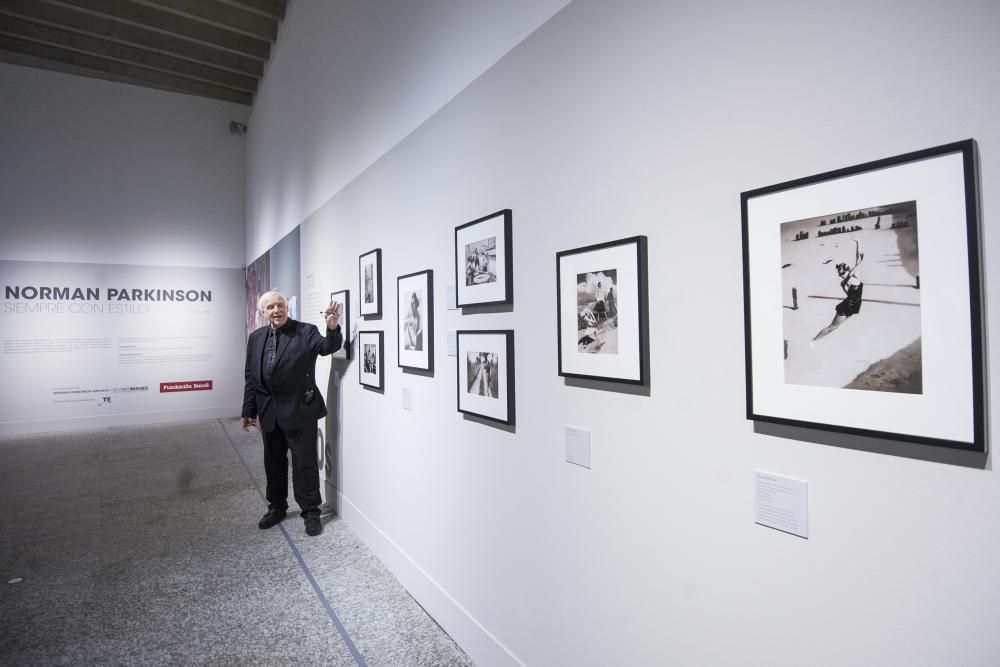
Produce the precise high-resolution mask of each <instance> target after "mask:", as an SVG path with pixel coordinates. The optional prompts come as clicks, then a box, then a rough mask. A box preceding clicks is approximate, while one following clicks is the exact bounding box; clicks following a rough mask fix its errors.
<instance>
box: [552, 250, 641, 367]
mask: <svg viewBox="0 0 1000 667" xmlns="http://www.w3.org/2000/svg"><path fill="white" fill-rule="evenodd" d="M647 252H648V251H647V240H646V237H645V236H632V237H629V238H624V239H618V240H616V241H608V242H606V243H598V244H595V245H589V246H584V247H582V248H574V249H572V250H563V251H560V252H557V253H556V323H557V324H556V336H557V343H558V350H559V375H561V376H563V377H570V378H581V379H589V380H602V381H606V382H621V383H625V384H634V385H645V384H647V383H648V382H649V303H648V292H649V288H648V284H647V280H648V278H647V273H648V268H647ZM623 295H624V296H623Z"/></svg>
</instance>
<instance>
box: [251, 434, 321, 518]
mask: <svg viewBox="0 0 1000 667" xmlns="http://www.w3.org/2000/svg"><path fill="white" fill-rule="evenodd" d="M262 435H263V437H264V472H265V473H266V475H267V493H266V494H265V495H266V496H267V507H268V509H287V508H288V452H289V451H291V453H292V489H293V490H294V492H295V502H297V503H298V504H299V509H301V510H302V515H303V516H305V515H307V514H316V515H317V516H318V515H319V506H320V503H322V502H323V498H322V496H320V494H319V462H318V461H317V456H316V436H317V426H316V422H313V423H312V424H310V425H307V426H305V427H303V428H300V429H296V430H294V431H293V430H288V431H285V430H282V428H281V427H280V426H278V425H275V427H274V430H273V431H264V432H263V433H262Z"/></svg>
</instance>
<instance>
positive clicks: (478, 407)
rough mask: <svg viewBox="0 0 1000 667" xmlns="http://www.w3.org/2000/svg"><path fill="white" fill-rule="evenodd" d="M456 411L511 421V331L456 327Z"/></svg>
mask: <svg viewBox="0 0 1000 667" xmlns="http://www.w3.org/2000/svg"><path fill="white" fill-rule="evenodd" d="M455 335H456V346H457V349H458V411H459V412H462V413H465V414H470V415H476V416H477V417H483V418H485V419H490V420H493V421H496V422H500V423H503V424H508V425H510V424H513V423H514V332H513V330H510V329H507V330H502V331H457V332H456V334H455Z"/></svg>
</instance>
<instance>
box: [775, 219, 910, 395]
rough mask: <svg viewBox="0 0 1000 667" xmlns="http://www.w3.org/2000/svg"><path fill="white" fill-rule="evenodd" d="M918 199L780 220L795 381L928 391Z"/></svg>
mask: <svg viewBox="0 0 1000 667" xmlns="http://www.w3.org/2000/svg"><path fill="white" fill-rule="evenodd" d="M918 260H919V254H918V246H917V202H916V201H908V202H901V203H896V204H886V205H880V206H872V207H867V208H860V209H853V210H847V211H841V212H839V213H832V214H829V215H822V216H818V217H814V218H808V219H805V220H795V221H791V222H786V223H783V224H782V225H781V264H782V267H781V276H782V280H781V289H782V299H781V303H782V311H783V332H784V370H785V382H786V383H788V384H797V385H810V386H818V387H842V388H845V389H861V390H868V391H887V392H897V393H906V394H920V393H923V379H922V377H923V376H922V369H921V346H920V339H921V327H920V265H919V261H918Z"/></svg>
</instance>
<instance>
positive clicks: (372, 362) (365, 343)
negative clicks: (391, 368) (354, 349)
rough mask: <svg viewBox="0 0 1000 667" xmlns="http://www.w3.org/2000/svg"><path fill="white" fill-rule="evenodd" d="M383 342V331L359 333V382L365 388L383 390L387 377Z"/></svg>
mask: <svg viewBox="0 0 1000 667" xmlns="http://www.w3.org/2000/svg"><path fill="white" fill-rule="evenodd" d="M383 340H384V336H383V332H381V331H361V332H359V333H358V356H359V357H360V363H359V364H358V376H359V381H360V382H361V384H362V385H364V386H365V387H371V388H373V389H382V388H383V378H384V377H385V370H384V368H383V366H384V364H383V363H382V362H383V360H384V354H383V349H382V348H383V345H382V341H383Z"/></svg>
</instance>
